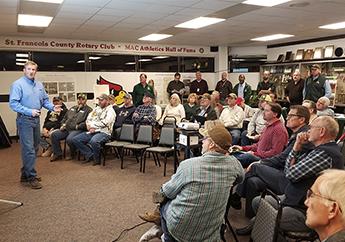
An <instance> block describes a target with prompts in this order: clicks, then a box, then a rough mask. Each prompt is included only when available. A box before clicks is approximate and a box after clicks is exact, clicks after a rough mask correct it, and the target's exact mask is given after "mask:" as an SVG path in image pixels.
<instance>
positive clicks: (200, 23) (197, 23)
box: [175, 17, 225, 29]
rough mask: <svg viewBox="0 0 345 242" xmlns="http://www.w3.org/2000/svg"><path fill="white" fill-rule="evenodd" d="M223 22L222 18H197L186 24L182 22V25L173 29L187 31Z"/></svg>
mask: <svg viewBox="0 0 345 242" xmlns="http://www.w3.org/2000/svg"><path fill="white" fill-rule="evenodd" d="M223 21H225V19H224V18H209V17H199V18H195V19H192V20H189V21H187V22H184V23H182V24H178V25H176V26H175V27H176V28H187V29H200V28H202V27H205V26H208V25H211V24H216V23H219V22H223Z"/></svg>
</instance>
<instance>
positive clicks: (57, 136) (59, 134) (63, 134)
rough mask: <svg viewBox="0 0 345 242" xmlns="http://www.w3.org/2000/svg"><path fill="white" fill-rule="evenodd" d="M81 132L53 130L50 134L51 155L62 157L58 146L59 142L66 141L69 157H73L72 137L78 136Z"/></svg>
mask: <svg viewBox="0 0 345 242" xmlns="http://www.w3.org/2000/svg"><path fill="white" fill-rule="evenodd" d="M81 132H83V131H81V130H72V131H67V130H59V129H58V130H54V131H53V133H51V135H50V138H51V141H52V147H53V153H54V155H56V156H59V155H62V150H61V146H60V141H61V140H64V139H66V143H67V145H68V146H69V150H70V154H71V156H74V155H75V147H74V145H73V142H72V140H73V138H74V136H76V135H78V134H80V133H81Z"/></svg>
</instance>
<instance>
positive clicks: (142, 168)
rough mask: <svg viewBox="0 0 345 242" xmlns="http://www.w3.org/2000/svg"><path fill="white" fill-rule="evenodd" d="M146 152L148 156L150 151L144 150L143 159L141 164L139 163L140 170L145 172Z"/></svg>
mask: <svg viewBox="0 0 345 242" xmlns="http://www.w3.org/2000/svg"><path fill="white" fill-rule="evenodd" d="M147 153H148V155H149V156H150V152H147V151H146V150H145V151H144V155H143V156H144V161H143V164H141V163H140V172H143V173H145V166H146V154H147Z"/></svg>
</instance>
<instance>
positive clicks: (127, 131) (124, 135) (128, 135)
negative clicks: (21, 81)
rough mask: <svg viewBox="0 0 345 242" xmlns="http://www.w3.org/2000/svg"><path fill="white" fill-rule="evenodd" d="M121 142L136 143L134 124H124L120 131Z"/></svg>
mask: <svg viewBox="0 0 345 242" xmlns="http://www.w3.org/2000/svg"><path fill="white" fill-rule="evenodd" d="M119 140H121V141H131V142H133V141H134V124H123V125H122V128H121V131H120V138H119Z"/></svg>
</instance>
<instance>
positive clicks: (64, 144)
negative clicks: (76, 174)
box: [63, 139, 71, 159]
mask: <svg viewBox="0 0 345 242" xmlns="http://www.w3.org/2000/svg"><path fill="white" fill-rule="evenodd" d="M66 144H67V141H66V139H65V142H64V143H63V158H64V159H66V146H67V145H66ZM70 152H71V151H70Z"/></svg>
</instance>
